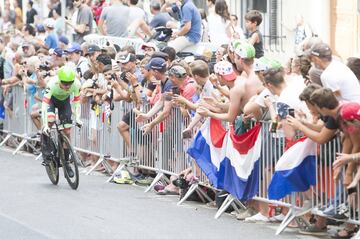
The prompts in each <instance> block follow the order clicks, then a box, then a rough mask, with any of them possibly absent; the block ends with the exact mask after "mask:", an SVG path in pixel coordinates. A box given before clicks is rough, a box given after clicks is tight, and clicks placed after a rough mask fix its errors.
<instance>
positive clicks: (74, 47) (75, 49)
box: [65, 42, 82, 53]
mask: <svg viewBox="0 0 360 239" xmlns="http://www.w3.org/2000/svg"><path fill="white" fill-rule="evenodd" d="M81 51H82V50H81V46H80V45H79V44H78V43H76V42H73V43H72V44H71V46H70V47H69V48H67V49H65V52H67V53H73V52H81Z"/></svg>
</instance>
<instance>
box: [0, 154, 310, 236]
mask: <svg viewBox="0 0 360 239" xmlns="http://www.w3.org/2000/svg"><path fill="white" fill-rule="evenodd" d="M34 158H35V157H34V156H29V155H23V154H21V155H16V156H12V155H11V153H9V152H8V150H6V149H2V150H0V239H2V238H10V239H18V238H24V239H34V238H36V239H38V238H39V239H42V238H66V239H68V238H96V239H99V238H106V239H111V238H130V239H132V238H146V239H152V238H154V239H155V238H156V239H161V238H166V239H173V238H174V239H177V238H184V239H185V238H186V239H190V238H196V239H208V238H209V239H210V238H246V239H252V238H256V239H258V238H266V239H271V238H276V239H285V238H289V239H290V238H291V239H294V238H295V239H297V238H313V237H308V236H301V235H299V234H298V233H297V232H296V230H291V229H287V230H286V231H285V232H284V233H283V234H281V235H280V236H275V230H276V227H277V224H252V223H244V222H239V221H237V220H236V219H235V218H234V217H233V216H231V215H224V216H222V217H221V218H220V219H218V220H215V219H214V215H215V212H216V211H215V209H210V208H207V207H206V206H205V205H202V204H200V203H185V204H184V205H183V206H177V205H176V203H177V197H176V196H157V195H155V194H154V193H152V192H150V193H147V194H145V193H144V188H143V187H139V186H131V185H117V184H113V183H105V180H106V178H105V177H104V176H99V175H89V176H86V175H84V174H82V175H81V178H80V186H79V189H78V190H77V191H74V190H72V189H70V187H69V186H68V185H67V183H66V180H65V179H64V178H63V177H62V175H61V178H60V183H59V185H58V186H54V185H52V184H51V183H50V181H49V179H48V178H47V175H46V172H45V169H44V168H43V166H41V165H40V162H39V161H35V160H34Z"/></svg>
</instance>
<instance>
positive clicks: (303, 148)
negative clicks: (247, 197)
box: [268, 138, 316, 200]
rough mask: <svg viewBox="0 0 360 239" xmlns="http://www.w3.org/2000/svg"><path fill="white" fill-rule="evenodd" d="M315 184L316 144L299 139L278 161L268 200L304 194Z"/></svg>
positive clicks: (309, 140) (306, 139)
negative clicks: (297, 193)
mask: <svg viewBox="0 0 360 239" xmlns="http://www.w3.org/2000/svg"><path fill="white" fill-rule="evenodd" d="M315 184H316V143H315V142H313V141H312V140H311V139H308V138H301V139H299V140H298V141H297V142H296V143H295V144H294V145H292V146H291V147H290V148H289V149H288V150H287V151H286V152H285V153H284V154H283V155H282V156H281V157H280V159H279V161H278V162H277V163H276V166H275V173H274V175H273V177H272V179H271V183H270V185H269V189H268V191H269V199H274V200H278V199H281V198H283V197H285V196H286V195H288V194H290V193H292V192H305V191H307V190H308V189H309V188H310V186H314V185H315Z"/></svg>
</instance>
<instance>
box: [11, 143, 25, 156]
mask: <svg viewBox="0 0 360 239" xmlns="http://www.w3.org/2000/svg"><path fill="white" fill-rule="evenodd" d="M26 143H27V139H23V140H22V141H21V142H20V144H19V146H18V147H17V148H16V149H15V151H14V152H13V153H12V154H13V155H15V154H17V152H19V151H20V149H22V147H24V145H25V144H26Z"/></svg>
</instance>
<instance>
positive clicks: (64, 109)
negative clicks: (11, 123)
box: [41, 66, 82, 177]
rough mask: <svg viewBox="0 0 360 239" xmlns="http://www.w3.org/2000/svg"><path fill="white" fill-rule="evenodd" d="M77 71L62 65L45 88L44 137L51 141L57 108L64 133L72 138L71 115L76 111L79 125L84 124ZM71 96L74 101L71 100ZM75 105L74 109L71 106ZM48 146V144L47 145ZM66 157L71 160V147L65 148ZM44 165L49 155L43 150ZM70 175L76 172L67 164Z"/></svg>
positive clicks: (42, 117)
mask: <svg viewBox="0 0 360 239" xmlns="http://www.w3.org/2000/svg"><path fill="white" fill-rule="evenodd" d="M75 76H76V73H75V71H74V70H72V69H71V68H69V67H67V66H63V67H61V68H60V69H59V70H58V72H57V76H56V77H54V78H53V79H51V80H50V81H49V82H48V83H47V85H46V90H45V95H44V97H43V100H42V107H41V119H42V123H43V131H42V132H43V137H44V138H45V139H47V140H44V141H45V142H49V140H48V139H49V133H50V128H51V126H52V125H53V123H54V122H55V108H57V109H58V116H59V120H60V122H61V124H63V125H64V133H65V135H66V136H67V137H68V138H69V140H70V130H71V126H72V120H71V116H72V113H73V112H74V115H75V121H76V124H77V125H80V126H81V125H82V122H81V120H80V87H81V84H80V81H79V80H77V79H75ZM71 96H72V97H73V98H72V102H70V101H71V99H70V98H71ZM71 105H73V109H72V107H71ZM45 147H46V146H45ZM64 154H65V159H66V161H68V160H69V149H64ZM43 160H44V162H43V165H47V164H48V160H47V155H46V153H45V154H44V152H43ZM65 167H66V168H67V171H68V172H69V176H70V177H73V176H74V172H73V171H72V169H71V167H70V166H69V165H68V164H67V165H65Z"/></svg>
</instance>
